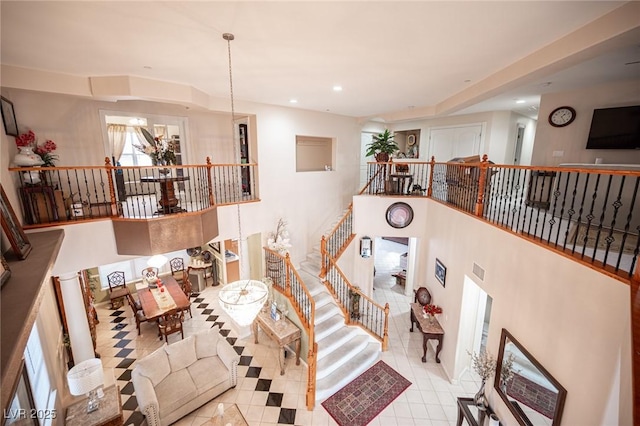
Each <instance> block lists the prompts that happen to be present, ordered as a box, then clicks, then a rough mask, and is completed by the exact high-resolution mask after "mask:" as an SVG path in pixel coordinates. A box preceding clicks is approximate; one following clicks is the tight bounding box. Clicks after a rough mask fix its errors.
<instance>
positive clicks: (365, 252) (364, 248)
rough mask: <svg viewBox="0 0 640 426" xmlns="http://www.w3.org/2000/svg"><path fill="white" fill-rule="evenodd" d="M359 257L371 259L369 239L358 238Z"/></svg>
mask: <svg viewBox="0 0 640 426" xmlns="http://www.w3.org/2000/svg"><path fill="white" fill-rule="evenodd" d="M360 256H362V257H371V238H369V237H362V238H360Z"/></svg>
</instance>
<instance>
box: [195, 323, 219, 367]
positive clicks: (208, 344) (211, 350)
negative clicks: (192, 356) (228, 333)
mask: <svg viewBox="0 0 640 426" xmlns="http://www.w3.org/2000/svg"><path fill="white" fill-rule="evenodd" d="M219 338H220V327H213V328H210V329H209V330H206V331H201V332H200V333H197V334H196V356H197V357H198V359H200V358H207V357H210V356H216V355H218V339H219Z"/></svg>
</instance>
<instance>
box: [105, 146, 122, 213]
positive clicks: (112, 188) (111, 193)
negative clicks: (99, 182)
mask: <svg viewBox="0 0 640 426" xmlns="http://www.w3.org/2000/svg"><path fill="white" fill-rule="evenodd" d="M104 167H105V171H106V172H107V175H108V176H109V179H107V181H108V182H109V199H110V200H111V213H113V212H119V211H120V209H117V208H115V207H116V206H117V203H118V200H117V199H116V188H115V186H114V184H113V181H114V180H115V178H116V176H115V174H114V173H113V172H114V167H113V165H112V164H111V160H109V157H104Z"/></svg>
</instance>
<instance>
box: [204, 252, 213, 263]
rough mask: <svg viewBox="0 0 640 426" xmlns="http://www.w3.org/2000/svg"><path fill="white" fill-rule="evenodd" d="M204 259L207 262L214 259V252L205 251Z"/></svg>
mask: <svg viewBox="0 0 640 426" xmlns="http://www.w3.org/2000/svg"><path fill="white" fill-rule="evenodd" d="M202 260H204V261H205V262H207V263H209V262H211V261H212V260H213V253H211V252H210V251H209V250H205V251H203V252H202Z"/></svg>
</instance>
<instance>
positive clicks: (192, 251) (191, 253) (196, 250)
mask: <svg viewBox="0 0 640 426" xmlns="http://www.w3.org/2000/svg"><path fill="white" fill-rule="evenodd" d="M200 253H202V247H191V248H188V249H187V254H188V255H189V256H191V257H195V256H198V255H199V254H200Z"/></svg>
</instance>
